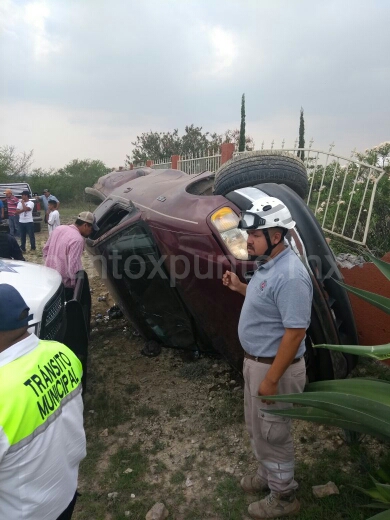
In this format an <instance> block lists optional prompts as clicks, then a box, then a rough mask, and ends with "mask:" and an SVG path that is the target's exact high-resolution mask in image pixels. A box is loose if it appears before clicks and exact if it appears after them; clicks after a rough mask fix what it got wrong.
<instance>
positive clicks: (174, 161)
mask: <svg viewBox="0 0 390 520" xmlns="http://www.w3.org/2000/svg"><path fill="white" fill-rule="evenodd" d="M179 161H180V155H172V156H171V163H172V166H171V168H172V170H177V169H178V168H177V166H178V162H179Z"/></svg>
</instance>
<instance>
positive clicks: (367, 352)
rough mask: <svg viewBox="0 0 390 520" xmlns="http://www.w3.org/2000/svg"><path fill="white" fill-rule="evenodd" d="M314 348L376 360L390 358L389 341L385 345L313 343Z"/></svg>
mask: <svg viewBox="0 0 390 520" xmlns="http://www.w3.org/2000/svg"><path fill="white" fill-rule="evenodd" d="M314 347H316V348H328V349H329V350H337V351H338V352H345V353H347V354H355V355H357V356H367V357H371V358H374V359H377V360H378V361H382V360H383V359H389V358H390V343H386V344H385V345H373V346H366V345H325V344H322V345H314Z"/></svg>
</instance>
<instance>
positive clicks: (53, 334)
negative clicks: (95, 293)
mask: <svg viewBox="0 0 390 520" xmlns="http://www.w3.org/2000/svg"><path fill="white" fill-rule="evenodd" d="M2 283H7V284H9V285H12V286H13V287H15V289H17V290H18V291H19V292H20V294H21V295H22V297H23V299H24V301H25V302H26V303H27V305H28V306H29V307H30V313H31V314H32V315H33V317H32V319H31V320H30V322H29V332H32V333H34V334H36V335H37V336H38V337H39V338H41V339H47V340H55V341H60V342H61V343H64V344H65V345H67V346H68V347H69V348H70V349H71V350H73V352H74V353H75V354H76V355H77V356H78V357H79V359H80V360H81V362H82V364H83V371H84V376H83V384H84V387H85V382H86V370H87V356H88V341H89V323H90V312H91V295H90V290H89V282H88V276H87V274H86V273H85V272H84V271H81V272H80V276H79V277H78V279H77V282H76V287H75V290H74V294H73V298H72V299H71V300H69V301H67V302H65V295H64V286H63V284H62V278H61V275H60V274H59V273H58V272H57V271H55V270H54V269H51V268H50V267H45V266H43V265H39V264H33V263H30V262H22V261H18V260H8V259H5V258H0V284H2Z"/></svg>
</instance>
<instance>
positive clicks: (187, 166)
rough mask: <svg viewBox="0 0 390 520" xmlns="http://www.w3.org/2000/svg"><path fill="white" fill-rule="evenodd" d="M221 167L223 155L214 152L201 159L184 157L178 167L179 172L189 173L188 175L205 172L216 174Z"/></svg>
mask: <svg viewBox="0 0 390 520" xmlns="http://www.w3.org/2000/svg"><path fill="white" fill-rule="evenodd" d="M220 166H221V154H219V153H213V152H209V154H208V155H204V156H199V157H194V156H193V155H190V156H188V155H187V156H183V157H181V158H180V160H179V161H178V165H177V167H178V169H179V170H181V171H183V172H185V173H188V175H197V174H199V173H202V172H205V171H210V172H215V171H216V170H218V168H219V167H220Z"/></svg>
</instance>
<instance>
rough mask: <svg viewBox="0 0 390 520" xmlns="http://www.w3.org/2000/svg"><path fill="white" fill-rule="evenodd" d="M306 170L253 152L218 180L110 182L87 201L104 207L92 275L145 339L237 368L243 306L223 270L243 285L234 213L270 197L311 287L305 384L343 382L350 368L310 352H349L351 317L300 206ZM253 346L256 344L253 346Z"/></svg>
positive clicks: (167, 176) (332, 355)
mask: <svg viewBox="0 0 390 520" xmlns="http://www.w3.org/2000/svg"><path fill="white" fill-rule="evenodd" d="M307 189H308V180H307V174H306V170H305V167H304V165H303V163H302V161H300V159H298V158H296V157H295V156H293V155H289V154H287V153H282V154H281V153H272V152H252V153H249V154H245V155H242V156H240V157H237V158H234V159H232V160H231V161H229V162H228V163H226V164H224V165H223V166H222V167H221V168H220V169H219V170H218V171H217V172H216V174H212V173H210V172H207V171H206V172H204V173H201V174H199V175H196V176H189V175H187V174H186V173H184V172H182V171H179V170H170V169H169V170H153V169H151V168H147V167H142V168H138V169H135V170H127V171H118V172H112V173H109V174H108V175H105V176H104V177H101V178H100V179H99V180H98V182H97V183H96V184H95V185H94V187H93V188H87V189H86V191H87V193H89V194H92V195H94V196H96V197H98V198H100V200H101V201H102V202H101V204H100V206H98V208H97V209H96V211H95V216H96V219H97V222H98V226H99V231H97V232H94V234H93V235H92V236H91V237H90V239H88V240H87V249H88V252H89V253H90V255H91V256H92V259H93V262H94V266H95V268H96V269H97V270H98V272H99V274H100V276H101V278H102V281H103V282H104V283H105V285H106V286H107V288H108V290H109V291H110V293H111V295H112V296H113V297H114V299H115V300H116V302H117V303H118V305H119V306H120V308H121V310H122V311H123V313H124V314H125V316H126V317H127V318H128V319H129V320H130V321H131V322H132V323H133V324H134V325H135V327H136V328H137V329H138V330H139V332H140V333H141V334H142V335H143V337H144V338H145V339H146V340H147V341H149V340H153V341H155V342H158V343H160V344H161V345H163V346H167V347H173V348H181V349H188V350H191V351H194V352H198V353H201V352H205V353H207V352H212V351H214V352H215V351H216V352H218V353H219V354H220V355H222V356H223V357H225V358H226V359H227V360H228V361H229V362H230V363H231V364H232V365H233V366H235V367H237V368H240V366H241V362H242V358H243V350H242V348H241V346H240V343H239V340H238V335H237V325H238V319H239V315H240V310H241V306H242V303H243V298H242V296H241V295H240V294H238V293H235V292H233V291H230V290H229V289H227V288H226V287H224V286H223V284H222V281H221V278H222V274H223V273H224V272H225V270H233V271H235V272H236V273H237V274H238V275H239V276H240V278H241V279H242V280H243V281H244V280H245V279H248V277H249V276H250V273H251V272H253V270H254V269H255V268H256V266H255V264H254V261H253V260H252V259H248V254H247V249H246V233H245V231H242V230H241V229H238V228H237V225H238V221H239V218H240V217H239V215H240V212H241V211H244V210H246V209H248V208H249V207H250V206H251V204H252V202H251V201H252V200H254V199H256V198H259V197H261V196H263V195H268V196H272V197H276V198H278V199H280V200H282V201H283V202H284V204H285V205H286V206H287V207H288V208H289V210H290V212H291V214H292V217H293V219H294V220H295V222H296V226H295V228H294V229H292V230H290V231H289V232H288V234H287V236H286V240H287V241H288V243H289V244H290V246H291V247H292V249H293V250H294V252H295V253H296V254H297V255H298V256H299V258H300V259H301V261H302V262H303V263H304V264H305V266H306V268H307V269H308V271H309V273H310V276H311V278H312V281H313V286H314V299H313V307H312V319H311V325H310V327H309V329H308V333H307V339H306V343H307V353H306V358H307V359H306V361H307V367H308V375H309V379H310V380H312V381H313V380H320V379H331V378H335V377H337V378H340V377H345V376H346V375H347V374H348V373H349V371H350V370H351V369H352V368H353V366H354V364H355V363H356V358H355V357H354V356H351V355H348V354H341V353H338V352H334V351H329V350H326V349H313V348H312V344H322V343H332V344H337V343H345V344H356V343H357V333H356V328H355V323H354V319H353V314H352V310H351V306H350V302H349V299H348V295H347V293H346V292H345V290H344V289H343V288H342V287H341V286H340V285H338V283H337V281H338V280H341V275H340V272H339V270H338V268H337V265H336V262H335V259H334V256H333V253H332V251H331V250H330V249H329V246H328V244H327V242H326V240H325V237H324V235H323V232H322V230H321V227H320V226H319V224H318V222H317V221H316V219H315V217H314V215H313V213H312V212H311V210H310V209H309V208H308V207H307V205H306V204H305V202H304V200H303V198H304V197H305V195H306V192H307ZM259 341H261V338H259Z"/></svg>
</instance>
